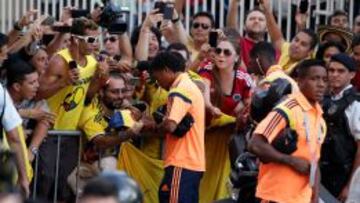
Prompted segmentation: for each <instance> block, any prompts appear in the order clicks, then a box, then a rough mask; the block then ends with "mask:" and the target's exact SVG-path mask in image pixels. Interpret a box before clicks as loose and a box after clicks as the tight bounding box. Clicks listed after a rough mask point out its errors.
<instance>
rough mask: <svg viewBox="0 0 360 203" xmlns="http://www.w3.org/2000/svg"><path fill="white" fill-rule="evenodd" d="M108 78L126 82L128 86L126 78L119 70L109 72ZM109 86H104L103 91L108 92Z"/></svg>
mask: <svg viewBox="0 0 360 203" xmlns="http://www.w3.org/2000/svg"><path fill="white" fill-rule="evenodd" d="M108 78H115V79H121V80H123V81H124V84H125V85H126V81H127V80H126V78H125V77H124V75H123V74H122V73H121V72H120V71H118V70H111V71H110V72H109V76H108ZM108 86H109V85H108V84H105V85H104V86H103V89H104V90H106V89H107V88H108Z"/></svg>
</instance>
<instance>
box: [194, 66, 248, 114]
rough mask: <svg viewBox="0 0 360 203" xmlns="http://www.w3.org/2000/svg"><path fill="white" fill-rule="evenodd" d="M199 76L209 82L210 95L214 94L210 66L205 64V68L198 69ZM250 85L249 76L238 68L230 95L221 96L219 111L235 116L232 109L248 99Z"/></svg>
mask: <svg viewBox="0 0 360 203" xmlns="http://www.w3.org/2000/svg"><path fill="white" fill-rule="evenodd" d="M199 75H200V76H201V77H203V78H206V79H208V80H210V82H211V89H210V93H211V94H214V93H215V87H214V76H213V73H212V65H211V64H207V65H206V66H205V67H203V68H200V70H199ZM251 84H252V79H251V77H250V75H249V74H248V73H247V72H246V71H245V70H244V69H242V68H238V69H237V70H236V71H235V73H234V83H233V88H232V91H231V94H230V95H223V96H222V98H221V105H220V110H221V111H222V112H223V113H225V114H228V115H235V113H234V109H235V107H236V106H237V105H238V104H239V102H241V101H243V100H244V99H247V98H249V97H250V89H251Z"/></svg>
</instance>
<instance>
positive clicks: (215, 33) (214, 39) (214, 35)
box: [209, 31, 218, 47]
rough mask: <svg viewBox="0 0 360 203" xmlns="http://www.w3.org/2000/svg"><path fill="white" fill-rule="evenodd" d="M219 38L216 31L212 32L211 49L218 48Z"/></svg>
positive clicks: (210, 35) (210, 37) (210, 38)
mask: <svg viewBox="0 0 360 203" xmlns="http://www.w3.org/2000/svg"><path fill="white" fill-rule="evenodd" d="M217 38H218V33H217V32H216V31H211V32H210V33H209V44H210V46H211V47H216V46H217Z"/></svg>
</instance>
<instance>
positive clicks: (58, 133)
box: [27, 130, 82, 203]
mask: <svg viewBox="0 0 360 203" xmlns="http://www.w3.org/2000/svg"><path fill="white" fill-rule="evenodd" d="M27 133H31V132H30V131H29V132H27ZM81 135H82V133H81V132H80V131H58V130H51V131H48V136H56V137H57V149H56V167H55V169H56V171H55V186H54V199H53V202H54V203H56V202H57V198H58V181H59V169H60V158H61V157H60V154H61V146H60V145H61V139H62V137H74V138H76V137H78V139H79V149H78V161H77V173H76V194H75V195H76V200H78V191H77V190H78V182H79V173H78V170H79V166H80V161H81V153H82V144H81ZM38 164H39V153H38V154H37V155H36V156H35V166H34V179H33V191H32V196H31V197H32V199H34V200H35V199H36V197H37V186H38V175H39V171H38V167H39V165H38ZM76 202H77V201H76Z"/></svg>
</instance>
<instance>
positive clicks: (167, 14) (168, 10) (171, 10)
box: [164, 3, 174, 20]
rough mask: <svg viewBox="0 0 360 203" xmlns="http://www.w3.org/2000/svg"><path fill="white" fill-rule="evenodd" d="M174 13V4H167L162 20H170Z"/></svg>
mask: <svg viewBox="0 0 360 203" xmlns="http://www.w3.org/2000/svg"><path fill="white" fill-rule="evenodd" d="M173 13H174V4H172V3H167V4H165V7H164V20H171V19H172V17H173Z"/></svg>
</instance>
